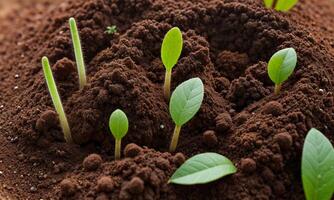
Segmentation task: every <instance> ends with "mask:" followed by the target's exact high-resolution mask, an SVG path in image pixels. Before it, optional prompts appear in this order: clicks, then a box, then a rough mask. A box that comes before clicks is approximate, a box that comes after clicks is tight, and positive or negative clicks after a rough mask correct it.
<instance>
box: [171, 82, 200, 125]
mask: <svg viewBox="0 0 334 200" xmlns="http://www.w3.org/2000/svg"><path fill="white" fill-rule="evenodd" d="M203 97H204V86H203V82H202V80H201V79H200V78H192V79H189V80H187V81H185V82H183V83H181V84H180V85H179V86H177V88H176V89H175V90H174V92H173V94H172V97H171V99H170V102H169V112H170V114H171V116H172V119H173V121H174V122H175V124H176V125H178V126H182V125H183V124H185V123H187V122H188V121H189V120H190V119H191V118H193V117H194V116H195V114H196V113H197V112H198V110H199V108H200V107H201V104H202V101H203Z"/></svg>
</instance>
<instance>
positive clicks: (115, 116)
mask: <svg viewBox="0 0 334 200" xmlns="http://www.w3.org/2000/svg"><path fill="white" fill-rule="evenodd" d="M109 128H110V131H111V133H112V134H113V136H114V137H115V138H116V139H118V140H120V139H122V138H123V137H124V136H125V135H126V133H127V132H128V129H129V121H128V118H127V117H126V114H125V113H124V112H123V111H122V110H120V109H117V110H115V111H114V112H113V113H112V114H111V116H110V118H109Z"/></svg>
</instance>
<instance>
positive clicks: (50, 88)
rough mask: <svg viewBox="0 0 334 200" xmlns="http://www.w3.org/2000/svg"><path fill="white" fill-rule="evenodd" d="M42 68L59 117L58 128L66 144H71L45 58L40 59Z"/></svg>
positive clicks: (69, 132) (68, 127)
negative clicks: (61, 131) (59, 127)
mask: <svg viewBox="0 0 334 200" xmlns="http://www.w3.org/2000/svg"><path fill="white" fill-rule="evenodd" d="M42 66H43V72H44V76H45V80H46V84H47V86H48V89H49V92H50V95H51V99H52V102H53V105H54V107H55V109H56V111H57V113H58V116H59V121H60V126H61V128H62V130H63V133H64V138H65V141H66V142H67V143H72V142H73V141H72V136H71V130H70V126H69V125H68V121H67V118H66V114H65V111H64V108H63V105H62V103H61V100H60V97H59V93H58V90H57V86H56V83H55V80H54V78H53V75H52V71H51V67H50V64H49V60H48V58H47V57H43V58H42Z"/></svg>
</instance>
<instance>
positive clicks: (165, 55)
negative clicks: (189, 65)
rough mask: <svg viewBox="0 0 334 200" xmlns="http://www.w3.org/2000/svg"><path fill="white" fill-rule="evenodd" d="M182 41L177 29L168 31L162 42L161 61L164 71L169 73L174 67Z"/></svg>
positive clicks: (179, 53) (179, 54)
mask: <svg viewBox="0 0 334 200" xmlns="http://www.w3.org/2000/svg"><path fill="white" fill-rule="evenodd" d="M182 46H183V39H182V33H181V31H180V29H179V28H177V27H174V28H172V29H170V30H169V31H168V32H167V33H166V35H165V38H164V40H163V42H162V46H161V59H162V63H163V64H164V66H165V68H166V70H168V71H170V70H172V68H173V67H174V65H176V63H177V61H178V60H179V58H180V56H181V52H182Z"/></svg>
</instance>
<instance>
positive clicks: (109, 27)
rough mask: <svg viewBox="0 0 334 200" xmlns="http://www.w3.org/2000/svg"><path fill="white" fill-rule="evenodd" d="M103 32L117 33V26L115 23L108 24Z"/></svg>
mask: <svg viewBox="0 0 334 200" xmlns="http://www.w3.org/2000/svg"><path fill="white" fill-rule="evenodd" d="M105 33H107V34H108V35H113V34H115V33H117V27H116V26H115V25H113V26H108V27H107V30H106V31H105Z"/></svg>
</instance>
